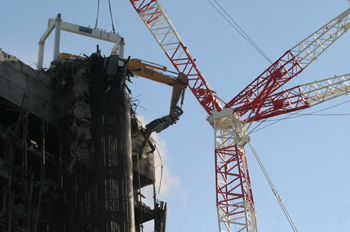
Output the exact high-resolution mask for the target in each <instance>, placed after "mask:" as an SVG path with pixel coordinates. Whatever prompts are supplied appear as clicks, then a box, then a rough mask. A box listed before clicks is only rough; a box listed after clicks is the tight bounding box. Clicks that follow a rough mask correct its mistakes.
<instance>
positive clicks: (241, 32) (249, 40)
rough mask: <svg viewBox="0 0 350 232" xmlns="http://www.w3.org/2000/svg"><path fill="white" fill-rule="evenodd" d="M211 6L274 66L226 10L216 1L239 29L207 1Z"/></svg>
mask: <svg viewBox="0 0 350 232" xmlns="http://www.w3.org/2000/svg"><path fill="white" fill-rule="evenodd" d="M207 1H208V2H209V3H210V4H211V5H212V7H213V8H214V9H215V10H216V11H217V12H218V13H219V14H220V15H221V16H222V17H223V18H224V19H225V20H226V21H227V22H228V23H229V24H230V25H231V26H232V27H233V28H234V29H235V30H236V31H237V32H238V33H239V34H240V35H241V36H242V37H243V38H244V39H245V40H246V41H247V42H248V43H249V44H250V45H252V47H253V48H255V50H257V51H258V52H259V53H260V55H262V56H263V57H264V58H265V59H266V60H267V61H268V62H270V63H271V64H272V61H271V60H270V59H269V58H268V57H267V55H266V54H265V53H264V52H263V51H262V50H261V49H260V48H259V46H258V45H256V43H254V41H253V40H252V39H251V38H250V37H249V36H248V35H247V34H246V33H245V32H244V30H243V29H242V28H241V27H240V26H239V25H238V24H237V23H236V22H235V20H233V18H232V17H231V16H230V15H229V14H228V13H227V12H226V11H225V9H224V8H223V7H222V6H221V5H220V4H219V3H218V2H217V1H216V0H214V1H215V2H216V4H217V5H218V6H219V7H220V8H221V10H222V11H223V12H224V13H225V14H226V15H227V16H228V17H229V18H230V19H231V21H232V22H233V23H234V24H235V25H236V26H237V27H238V29H237V27H235V26H234V25H233V24H232V23H231V22H230V20H228V19H227V18H226V17H225V16H224V14H222V13H221V12H220V11H219V9H218V8H216V7H215V6H214V4H213V3H211V2H210V1H209V0H207Z"/></svg>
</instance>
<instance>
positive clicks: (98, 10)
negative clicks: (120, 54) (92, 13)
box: [95, 0, 100, 29]
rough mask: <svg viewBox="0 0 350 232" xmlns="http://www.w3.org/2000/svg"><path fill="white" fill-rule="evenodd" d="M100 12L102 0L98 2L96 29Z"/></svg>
mask: <svg viewBox="0 0 350 232" xmlns="http://www.w3.org/2000/svg"><path fill="white" fill-rule="evenodd" d="M99 12H100V0H98V2H97V16H96V23H95V29H96V28H97V25H98V14H99Z"/></svg>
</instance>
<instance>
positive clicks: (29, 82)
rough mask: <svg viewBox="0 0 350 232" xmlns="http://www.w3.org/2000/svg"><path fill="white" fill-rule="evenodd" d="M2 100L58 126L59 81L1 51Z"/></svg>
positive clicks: (0, 88) (0, 94) (0, 83)
mask: <svg viewBox="0 0 350 232" xmlns="http://www.w3.org/2000/svg"><path fill="white" fill-rule="evenodd" d="M0 97H3V98H4V99H7V100H9V101H10V102H12V103H14V104H15V105H17V106H19V107H24V108H25V109H26V110H27V111H29V112H30V113H32V114H34V115H36V116H37V117H43V115H44V118H45V121H48V122H50V123H52V124H53V125H56V124H57V119H58V118H57V117H58V115H59V109H56V108H55V106H54V104H53V102H55V101H56V100H57V96H56V93H55V81H54V78H52V77H51V76H50V75H47V74H46V73H45V72H43V71H41V70H34V69H33V68H32V67H30V66H28V65H26V64H25V63H23V62H22V61H21V60H19V59H18V58H16V57H15V56H12V55H10V54H8V53H6V52H4V51H3V50H2V49H0Z"/></svg>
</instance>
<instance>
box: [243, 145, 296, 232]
mask: <svg viewBox="0 0 350 232" xmlns="http://www.w3.org/2000/svg"><path fill="white" fill-rule="evenodd" d="M249 146H250V148H251V149H252V151H253V153H254V156H255V158H256V160H257V161H258V164H259V166H260V168H261V170H262V171H263V173H264V175H265V178H266V180H267V182H268V183H269V185H270V187H271V189H272V192H273V194H274V195H275V197H276V198H277V200H278V203H279V204H280V206H281V208H282V210H283V212H284V215H285V216H286V217H287V220H288V222H289V224H290V226H291V227H292V229H293V231H294V232H298V230H297V228H296V226H295V224H294V222H293V220H292V218H291V216H290V215H289V213H288V211H287V208H286V206H285V205H284V204H283V201H282V198H281V197H280V195H279V194H278V192H277V190H276V188H275V186H274V185H273V183H272V180H271V179H270V177H269V175H268V173H267V171H266V169H265V167H264V165H263V164H262V162H261V160H260V158H259V155H258V153H257V152H256V150H255V149H254V147H253V145H252V143H251V142H249Z"/></svg>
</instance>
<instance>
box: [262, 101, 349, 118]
mask: <svg viewBox="0 0 350 232" xmlns="http://www.w3.org/2000/svg"><path fill="white" fill-rule="evenodd" d="M347 102H350V100H347V101H344V102H342V103H339V104H336V105H334V106H330V107H327V108H325V109H322V110H318V111H315V112H311V113H308V114H295V115H296V116H295V117H290V118H288V119H292V118H299V117H303V116H348V115H350V114H316V113H318V112H322V111H325V110H329V109H332V108H334V107H337V106H340V105H343V104H345V103H347ZM286 119H287V118H286ZM276 120H277V119H271V120H267V121H276Z"/></svg>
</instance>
